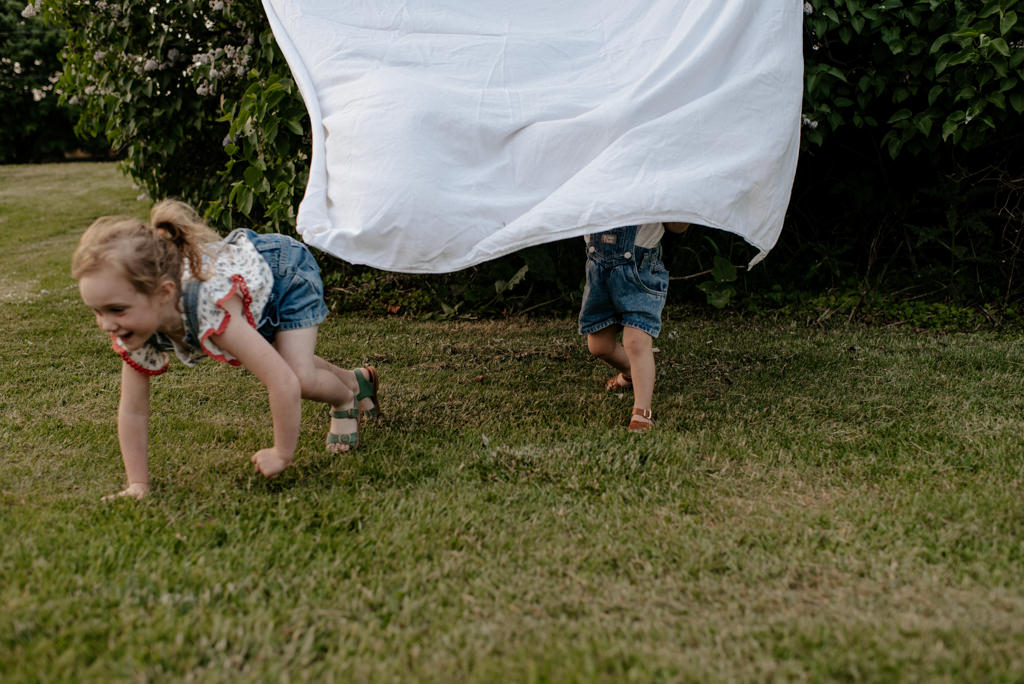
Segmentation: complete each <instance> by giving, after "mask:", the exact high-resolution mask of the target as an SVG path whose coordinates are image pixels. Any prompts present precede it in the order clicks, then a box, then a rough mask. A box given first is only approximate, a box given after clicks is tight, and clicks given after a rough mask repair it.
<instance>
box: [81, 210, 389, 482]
mask: <svg viewBox="0 0 1024 684" xmlns="http://www.w3.org/2000/svg"><path fill="white" fill-rule="evenodd" d="M71 274H72V276H73V277H74V278H75V279H76V280H77V281H78V290H79V293H80V294H81V296H82V300H83V301H84V302H85V304H86V306H88V307H89V308H91V309H92V311H93V313H94V314H95V315H96V323H97V324H98V325H99V326H100V328H101V329H102V330H103V331H104V332H106V333H107V334H109V335H110V338H111V340H112V342H113V348H114V351H115V352H117V353H118V354H120V355H121V357H122V358H123V359H124V364H123V366H122V368H121V400H120V403H119V406H118V412H117V433H118V441H119V443H120V446H121V456H122V458H123V460H124V466H125V471H126V473H127V476H128V487H127V488H126V489H124V490H123V491H121V492H119V493H118V494H116V495H113V496H112V497H107V498H113V497H116V496H132V497H135V498H137V499H141V498H142V497H144V496H146V495H147V494H148V493H149V469H148V466H147V451H148V439H149V437H148V433H149V378H150V377H151V376H154V375H160V374H161V373H163V372H164V371H165V370H166V369H167V365H168V361H169V358H170V352H172V351H173V352H174V354H175V355H176V356H177V357H178V358H179V359H181V361H182V362H183V363H185V364H187V365H189V366H192V365H195V364H196V363H197V362H198V361H199V360H200V359H202V358H204V356H210V357H212V358H214V359H216V360H218V361H223V362H226V363H229V364H232V365H235V366H238V365H242V366H245V367H246V368H247V369H248V370H249V371H251V372H252V374H253V375H255V376H256V377H257V378H259V380H260V381H261V382H262V383H263V384H264V385H266V387H267V393H268V394H269V397H270V413H271V416H272V419H273V426H274V445H273V446H272V447H269V448H266V449H261V450H259V451H257V452H256V453H255V454H253V456H252V459H251V460H252V463H253V465H254V466H255V468H256V470H257V471H258V472H260V473H262V474H263V475H264V476H266V477H275V476H276V475H278V474H279V473H280V472H281V471H282V470H284V469H285V468H287V467H288V466H289V465H290V464H291V462H292V458H293V457H294V455H295V448H296V444H297V443H298V436H299V417H300V412H301V404H302V401H301V400H302V399H312V400H315V401H320V402H323V403H325V404H328V405H329V406H330V407H331V427H330V431H329V433H328V435H327V450H328V451H329V452H331V453H339V452H345V451H349V450H352V449H355V448H356V447H358V446H359V419H360V414H361V413H363V412H365V413H366V414H368V415H371V416H376V415H378V414H379V405H378V402H377V384H378V381H377V372H376V370H375V369H374V368H373V367H372V366H370V367H366V368H359V369H356V370H351V371H350V370H343V369H341V368H338V367H337V366H335V365H333V364H331V363H329V362H327V361H325V360H324V359H322V358H320V357H319V356H317V355H316V354H315V353H314V347H315V345H316V333H317V326H318V325H319V324H320V322H321V321H323V319H324V318H325V317H326V315H327V306H326V305H325V304H324V298H323V284H322V283H321V280H320V270H319V268H318V267H317V264H316V261H315V260H314V259H313V256H312V255H311V254H310V252H309V250H308V249H307V248H306V247H305V245H303V244H302V243H300V242H298V241H296V240H293V239H292V238H290V237H287V236H284V235H277V234H273V235H261V234H258V233H254V232H253V231H251V230H244V229H240V230H235V231H233V232H232V233H231V234H230V235H228V236H227V237H226V238H224V239H223V240H222V239H221V238H220V237H219V236H218V235H217V234H216V233H215V232H214V231H213V230H211V229H210V228H209V227H207V225H206V224H205V223H204V222H203V220H202V219H201V218H200V217H199V215H198V214H197V213H196V212H195V210H193V209H192V208H191V207H190V206H188V205H187V204H184V203H182V202H177V201H173V200H164V201H163V202H160V203H159V204H157V205H156V206H154V207H153V209H152V211H151V212H150V218H149V224H146V223H143V222H142V221H139V220H138V219H133V218H126V217H113V216H107V217H103V218H100V219H98V220H97V221H95V222H94V223H93V224H92V225H91V226H90V227H89V229H88V230H87V231H86V232H85V233H84V234H83V235H82V238H81V241H80V242H79V244H78V248H77V249H76V250H75V254H74V256H73V257H72V263H71Z"/></svg>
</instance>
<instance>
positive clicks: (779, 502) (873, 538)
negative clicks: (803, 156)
mask: <svg viewBox="0 0 1024 684" xmlns="http://www.w3.org/2000/svg"><path fill="white" fill-rule="evenodd" d="M135 195H136V191H134V190H132V188H131V186H130V184H129V183H128V182H127V181H126V180H125V179H124V178H122V177H121V176H119V175H118V173H117V171H116V168H115V167H114V166H113V165H109V164H73V165H51V166H16V167H0V326H2V329H3V330H4V344H3V345H0V438H2V443H3V445H4V447H5V453H4V456H3V457H2V458H0V538H2V539H3V543H2V548H0V680H3V681H4V682H28V681H47V682H50V681H68V682H79V681H110V680H126V681H127V680H131V681H182V680H188V681H224V680H256V681H274V682H277V681H286V680H289V681H307V680H309V681H330V680H336V681H366V680H373V681H408V680H414V681H439V682H450V681H506V680H508V681H558V682H562V681H584V682H590V681H642V682H646V681H737V680H743V681H750V680H755V681H762V680H818V681H820V680H846V681H849V680H853V681H861V680H866V681H893V680H902V681H918V680H928V681H950V682H953V681H957V682H959V681H1006V682H1009V681H1021V680H1022V678H1024V465H1022V464H1024V458H1022V454H1024V345H1022V341H1021V340H1020V339H1019V338H1018V337H1015V336H1014V337H1010V336H1006V335H997V334H988V333H978V334H970V335H966V334H942V333H940V332H930V333H915V332H910V331H907V330H902V329H890V328H883V329H876V328H867V327H855V326H850V327H836V328H834V329H820V328H809V327H806V326H803V325H798V324H795V323H793V324H790V323H777V322H765V321H757V320H749V319H746V320H740V319H738V318H734V317H730V316H728V315H722V316H710V315H709V316H704V317H702V318H700V319H698V320H687V319H684V318H682V317H680V316H679V315H678V314H676V315H675V316H671V317H669V319H668V320H667V321H666V325H665V329H664V332H663V333H662V336H661V338H660V339H659V340H658V343H657V346H658V347H659V350H660V351H659V352H658V355H657V356H658V364H659V372H660V375H659V380H658V386H657V388H656V394H655V417H656V419H657V420H658V427H657V430H656V431H655V432H653V433H650V434H647V435H643V436H636V435H630V434H628V433H626V431H625V429H624V427H623V425H624V422H625V420H626V418H627V414H628V412H629V408H630V397H629V396H622V395H614V394H611V395H609V394H605V393H604V392H603V382H604V379H605V378H606V377H607V376H608V375H609V374H610V373H609V371H608V370H607V369H605V368H603V367H602V365H601V364H600V363H598V362H595V361H592V360H591V359H589V358H588V357H587V354H586V353H585V349H584V346H583V344H582V342H581V340H580V339H579V338H578V336H577V335H576V333H575V321H573V320H569V319H553V320H552V319H539V320H538V319H514V320H498V321H458V322H437V321H421V320H414V319H407V318H361V317H357V316H345V317H338V316H334V317H331V318H329V319H328V321H327V322H326V323H325V324H324V325H323V326H322V327H321V336H320V345H319V348H320V350H321V353H323V354H324V355H326V356H328V357H330V358H332V359H335V360H337V361H339V362H340V363H342V364H344V365H347V366H354V365H357V364H361V363H373V364H375V365H376V366H377V368H378V369H379V370H380V372H381V380H382V390H381V392H382V394H381V401H382V405H383V410H384V412H385V416H384V417H383V419H382V420H380V421H378V422H375V423H369V424H367V425H366V426H365V427H364V430H363V439H364V440H365V442H364V445H363V446H362V447H361V448H360V449H359V450H358V451H357V452H356V453H355V454H354V455H351V456H348V457H333V456H329V455H327V454H326V453H324V450H323V439H324V435H325V433H326V429H327V423H328V420H327V415H326V410H323V409H322V407H320V406H319V405H313V404H307V405H306V411H305V413H304V416H303V434H302V438H301V440H300V447H299V453H298V456H297V458H296V464H295V465H294V466H293V467H292V468H291V469H289V470H288V471H286V473H285V474H284V475H282V476H281V477H280V478H278V479H277V480H274V481H265V480H263V479H262V478H261V477H260V476H258V475H255V474H254V473H253V471H252V467H251V465H250V464H249V461H248V458H249V455H250V454H251V453H252V452H253V451H255V450H256V449H258V448H260V447H262V446H266V445H268V444H269V443H270V440H271V425H270V418H269V412H268V409H267V398H266V394H265V391H264V390H263V388H262V386H261V385H260V384H259V383H258V382H257V381H256V380H255V379H254V378H253V377H252V376H251V375H250V374H248V373H246V372H245V371H242V370H239V369H234V368H230V367H226V366H223V365H219V364H215V363H213V362H212V361H210V362H206V363H204V364H201V365H200V366H199V367H198V368H195V369H187V368H185V367H183V366H181V365H180V364H177V363H176V362H175V364H174V366H173V367H172V369H171V371H170V372H168V373H167V374H166V375H165V376H162V377H161V378H158V379H157V380H155V381H154V383H153V386H154V393H153V416H152V419H151V440H150V441H151V445H150V467H151V473H152V475H151V479H152V482H153V494H152V496H151V497H150V498H149V499H147V500H145V501H144V502H129V501H119V502H116V503H113V504H104V503H101V502H100V497H102V496H103V495H105V494H110V493H112V492H115V491H117V490H119V489H120V488H121V487H122V486H123V482H124V472H123V467H122V465H121V462H120V456H119V453H118V448H117V438H116V434H115V407H116V403H117V398H118V373H119V365H120V361H119V359H118V358H117V357H116V356H115V355H114V354H113V353H112V352H111V351H110V350H109V347H108V345H107V343H106V342H105V340H104V337H103V335H102V333H101V332H100V331H99V330H98V329H97V328H96V326H95V324H94V322H93V320H92V316H91V314H90V313H89V312H88V311H87V310H86V309H85V307H84V306H83V305H82V304H81V302H80V301H79V299H78V294H77V290H76V288H75V284H74V282H73V281H72V280H71V278H70V276H69V275H68V261H69V258H70V255H71V252H72V250H73V248H74V245H75V244H76V240H77V237H78V235H80V233H81V232H82V230H83V229H84V228H85V227H86V226H87V225H88V224H89V222H90V221H91V220H92V219H93V218H95V217H96V216H98V215H100V214H105V213H124V212H130V213H136V214H139V215H144V214H145V212H146V210H147V208H148V205H144V204H142V203H139V202H137V201H136V200H135Z"/></svg>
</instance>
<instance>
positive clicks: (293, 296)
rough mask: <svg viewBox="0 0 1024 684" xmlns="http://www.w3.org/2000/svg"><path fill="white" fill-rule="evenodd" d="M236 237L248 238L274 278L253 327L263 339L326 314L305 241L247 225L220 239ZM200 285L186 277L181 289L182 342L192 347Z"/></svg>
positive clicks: (316, 322) (316, 268) (317, 322)
mask: <svg viewBox="0 0 1024 684" xmlns="http://www.w3.org/2000/svg"><path fill="white" fill-rule="evenodd" d="M239 233H242V234H244V238H243V237H242V236H240V235H239ZM238 239H248V240H249V241H250V242H252V244H253V245H254V246H255V247H256V251H257V252H259V253H260V256H262V257H263V260H264V261H266V262H267V265H268V266H270V272H271V274H272V275H273V278H274V284H273V286H272V287H271V290H270V297H269V298H268V299H267V304H266V306H264V307H263V311H262V312H261V313H260V314H259V318H258V320H257V322H256V330H257V331H258V332H259V333H260V334H261V335H263V337H264V338H265V339H266V340H267V341H269V342H273V341H274V336H275V334H276V333H277V331H278V330H296V329H299V328H311V327H313V326H316V325H320V323H322V322H323V320H324V319H325V318H327V313H328V311H327V304H325V303H324V285H323V281H322V280H321V279H320V267H319V266H318V265H317V263H316V259H314V258H313V255H312V254H311V253H310V251H309V249H308V248H307V247H306V245H304V244H302V243H301V242H299V241H298V240H295V239H294V238H291V237H288V236H287V235H279V234H277V233H269V234H264V233H257V232H255V231H252V230H249V229H248V228H239V229H237V230H234V231H232V232H231V233H230V234H229V235H228V236H227V237H226V238H224V241H225V242H229V241H237V240H238ZM202 285H203V283H202V282H201V281H198V280H189V281H188V282H187V283H185V284H183V291H182V293H181V297H182V302H181V303H182V308H183V309H184V311H185V320H186V323H187V325H186V326H185V327H186V330H185V343H186V344H188V345H189V346H191V347H193V348H196V349H199V348H200V347H199V339H198V335H199V320H198V315H197V312H198V309H199V306H198V303H199V291H200V290H201V288H202ZM255 313H256V312H254V314H255Z"/></svg>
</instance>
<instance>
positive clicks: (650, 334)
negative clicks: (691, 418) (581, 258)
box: [579, 223, 690, 432]
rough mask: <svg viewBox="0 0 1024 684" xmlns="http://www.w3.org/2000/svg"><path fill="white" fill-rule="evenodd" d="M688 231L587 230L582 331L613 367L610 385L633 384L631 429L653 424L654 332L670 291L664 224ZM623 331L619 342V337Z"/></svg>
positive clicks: (656, 227)
mask: <svg viewBox="0 0 1024 684" xmlns="http://www.w3.org/2000/svg"><path fill="white" fill-rule="evenodd" d="M666 227H667V228H668V229H669V230H671V231H673V232H677V233H683V232H686V230H687V229H688V228H689V227H690V225H689V224H688V223H668V224H661V223H645V224H643V225H640V226H623V227H621V228H615V229H612V230H608V231H605V232H603V233H592V234H590V235H587V236H585V240H586V243H587V284H586V288H585V289H584V290H583V305H582V306H581V307H580V317H579V326H580V334H581V335H586V336H587V349H588V350H589V351H590V353H591V354H593V355H594V356H597V357H599V358H601V359H602V360H603V361H605V362H606V363H608V364H609V365H611V366H612V367H613V368H616V369H617V370H618V371H619V373H618V375H616V376H614V377H612V378H610V379H609V380H608V382H606V383H605V389H606V390H608V391H611V390H615V389H629V388H632V389H633V412H632V413H631V414H630V418H629V430H630V432H646V431H647V430H650V429H651V428H652V427H654V420H653V417H652V414H651V400H652V397H653V396H654V376H655V370H654V338H655V337H657V336H658V333H659V332H660V331H661V311H662V309H663V308H664V307H665V297H666V295H667V293H668V271H667V270H666V269H665V264H664V263H663V262H662V260H661V236H662V235H664V234H665V228H666ZM620 330H621V331H622V342H621V343H620V342H619V341H618V336H619V331H620Z"/></svg>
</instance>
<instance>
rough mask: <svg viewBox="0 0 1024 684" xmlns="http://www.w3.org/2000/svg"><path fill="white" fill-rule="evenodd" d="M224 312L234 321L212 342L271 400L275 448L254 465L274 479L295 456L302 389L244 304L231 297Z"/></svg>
mask: <svg viewBox="0 0 1024 684" xmlns="http://www.w3.org/2000/svg"><path fill="white" fill-rule="evenodd" d="M224 308H225V309H226V310H227V312H228V313H229V314H230V315H231V318H230V320H229V321H228V324H227V327H226V328H225V329H224V331H223V332H222V333H221V334H219V335H214V336H213V337H212V339H213V341H214V342H215V343H216V344H217V346H219V347H220V348H221V349H223V350H224V351H226V352H228V353H230V354H231V355H232V356H234V357H235V358H236V359H238V360H239V361H240V362H241V363H242V365H243V366H245V367H246V368H247V369H248V370H249V371H250V372H251V373H252V374H253V375H255V376H256V377H257V378H259V380H260V382H262V383H263V384H264V385H265V386H266V388H267V394H268V395H269V397H270V413H271V416H272V417H273V421H274V447H273V449H263V450H261V451H259V452H257V453H256V455H255V456H254V457H253V463H255V464H256V468H257V470H259V471H260V472H261V473H263V474H264V475H267V476H268V477H271V476H273V475H276V474H277V473H278V472H280V471H281V470H283V469H284V468H286V467H287V466H288V465H289V464H290V463H291V462H292V458H293V457H294V456H295V447H296V445H297V444H298V441H299V419H300V417H301V412H302V389H301V386H300V385H299V379H298V378H297V377H296V376H295V372H294V371H293V370H292V369H291V366H289V365H288V363H287V362H286V361H285V360H284V358H282V357H281V355H280V354H278V353H277V350H276V349H274V347H273V346H271V344H270V343H269V342H267V341H266V340H265V339H264V338H263V336H262V335H260V334H259V332H257V331H256V329H255V328H253V327H252V326H251V325H249V323H248V322H246V320H245V314H244V313H243V312H242V303H241V301H240V300H239V299H238V298H237V297H232V298H231V299H229V300H228V301H226V302H224Z"/></svg>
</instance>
